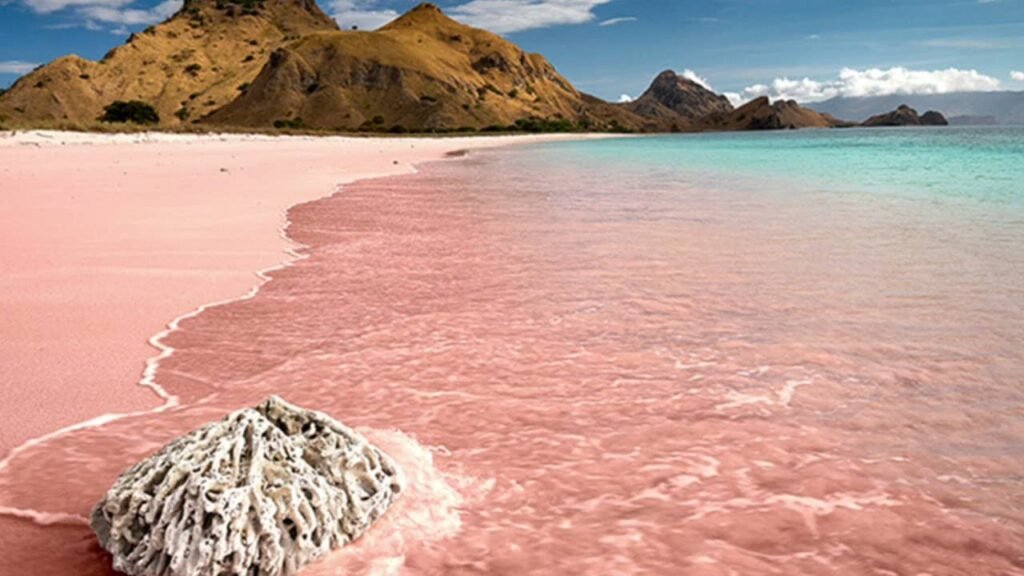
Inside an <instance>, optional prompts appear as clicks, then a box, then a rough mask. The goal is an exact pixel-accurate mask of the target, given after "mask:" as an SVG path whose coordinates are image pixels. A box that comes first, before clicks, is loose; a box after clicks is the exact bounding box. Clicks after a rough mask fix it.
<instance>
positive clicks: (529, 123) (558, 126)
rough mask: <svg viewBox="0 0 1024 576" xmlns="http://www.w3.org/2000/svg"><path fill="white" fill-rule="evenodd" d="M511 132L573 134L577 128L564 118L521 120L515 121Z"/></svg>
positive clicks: (533, 117)
mask: <svg viewBox="0 0 1024 576" xmlns="http://www.w3.org/2000/svg"><path fill="white" fill-rule="evenodd" d="M511 128H512V129H513V130H519V131H522V132H573V131H575V130H577V126H576V125H575V124H573V123H572V121H571V120H567V119H565V118H537V117H535V116H531V117H529V118H521V119H519V120H516V124H515V126H513V127H511Z"/></svg>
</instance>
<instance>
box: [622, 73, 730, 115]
mask: <svg viewBox="0 0 1024 576" xmlns="http://www.w3.org/2000/svg"><path fill="white" fill-rule="evenodd" d="M624 107H625V108H626V109H628V110H629V111H631V112H633V113H634V114H637V115H639V116H642V117H644V118H672V119H676V118H682V119H683V120H685V121H686V122H687V123H690V124H692V123H694V122H696V121H698V120H700V119H702V118H704V117H706V116H708V115H711V114H727V113H729V112H732V110H733V107H732V104H730V103H729V99H728V98H726V97H725V96H722V95H720V94H715V93H714V92H712V91H711V90H709V89H707V88H706V87H704V86H702V85H700V84H698V83H697V82H694V81H693V80H690V79H689V78H685V77H683V76H680V75H679V74H676V73H675V72H673V71H672V70H666V71H664V72H662V73H661V74H659V75H658V76H657V78H655V79H654V82H652V83H651V86H650V87H649V88H648V89H647V91H646V92H644V93H643V95H642V96H640V97H639V98H637V99H636V100H634V101H633V102H629V103H627V104H625V105H624Z"/></svg>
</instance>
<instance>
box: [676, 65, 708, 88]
mask: <svg viewBox="0 0 1024 576" xmlns="http://www.w3.org/2000/svg"><path fill="white" fill-rule="evenodd" d="M682 77H683V78H686V79H687V80H689V81H691V82H696V83H697V84H699V85H701V86H702V87H704V88H705V89H707V90H711V91H712V92H713V91H714V89H713V88H711V84H709V83H708V81H707V79H706V78H704V77H702V76H700V75H699V74H697V73H696V72H694V71H693V70H690V69H689V68H687V69H685V70H683V73H682Z"/></svg>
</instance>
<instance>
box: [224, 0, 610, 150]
mask: <svg viewBox="0 0 1024 576" xmlns="http://www.w3.org/2000/svg"><path fill="white" fill-rule="evenodd" d="M587 112H588V106H587V104H586V103H585V102H584V100H583V96H582V95H581V94H580V93H579V92H577V91H576V89H575V88H573V86H572V84H570V83H569V81H568V80H566V79H565V78H563V77H562V76H561V75H560V74H558V72H557V71H556V70H555V68H554V67H553V66H552V65H551V64H550V63H549V62H548V61H547V60H545V59H544V57H542V56H540V55H539V54H528V53H526V52H524V51H523V50H522V49H520V48H519V47H518V46H516V45H514V44H512V43H511V42H509V41H507V40H505V39H503V38H501V37H500V36H497V35H495V34H492V33H490V32H487V31H484V30H479V29H476V28H471V27H469V26H466V25H463V24H460V23H458V22H456V21H455V20H452V19H451V18H448V17H447V16H445V15H444V14H443V13H442V12H441V10H440V9H438V8H437V7H436V6H434V5H432V4H421V5H420V6H417V7H416V8H414V9H413V10H412V11H410V12H409V13H407V14H405V15H404V16H402V17H401V18H399V19H397V20H395V21H394V22H392V23H390V24H388V25H386V26H384V27H383V28H381V29H379V30H377V31H374V32H360V31H351V32H323V33H314V34H309V35H306V36H304V37H303V38H301V39H299V40H296V41H295V42H291V43H289V44H288V45H286V46H284V47H282V48H279V49H278V50H276V51H275V52H274V53H273V54H272V55H271V58H270V59H269V61H268V62H267V64H266V65H265V66H264V67H263V69H262V70H261V71H260V73H259V75H258V76H257V77H256V79H255V80H254V81H253V83H252V86H251V87H250V88H249V89H248V90H247V91H246V92H245V93H244V94H242V95H241V96H240V97H238V98H237V99H235V100H234V101H233V102H231V103H230V104H228V105H227V106H225V107H223V108H222V109H220V110H218V111H216V112H215V113H213V114H212V115H210V116H209V117H208V118H207V119H206V120H204V121H205V122H209V123H212V124H229V125H234V126H252V127H258V126H269V125H273V124H275V123H276V124H277V125H279V126H280V125H291V126H304V127H311V128H318V129H327V130H356V129H360V128H362V129H375V130H377V129H387V130H392V131H405V130H417V131H421V130H438V129H457V128H463V127H465V128H467V129H468V128H474V129H483V128H488V127H492V126H493V127H495V128H497V127H507V126H509V125H513V124H515V123H516V122H517V121H526V120H527V119H530V118H533V119H535V120H534V121H545V122H558V121H566V122H573V123H575V122H578V121H580V120H581V119H582V118H583V117H585V116H586V115H587ZM599 116H601V115H599ZM592 121H594V122H596V123H601V122H602V118H600V117H598V118H592Z"/></svg>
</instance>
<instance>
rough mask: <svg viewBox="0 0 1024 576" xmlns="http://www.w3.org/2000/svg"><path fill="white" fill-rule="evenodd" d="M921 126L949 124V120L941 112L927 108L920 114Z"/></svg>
mask: <svg viewBox="0 0 1024 576" xmlns="http://www.w3.org/2000/svg"><path fill="white" fill-rule="evenodd" d="M921 126H949V121H948V120H946V117H945V116H943V115H942V113H941V112H936V111H935V110H929V111H927V112H925V113H924V114H922V115H921Z"/></svg>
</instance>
